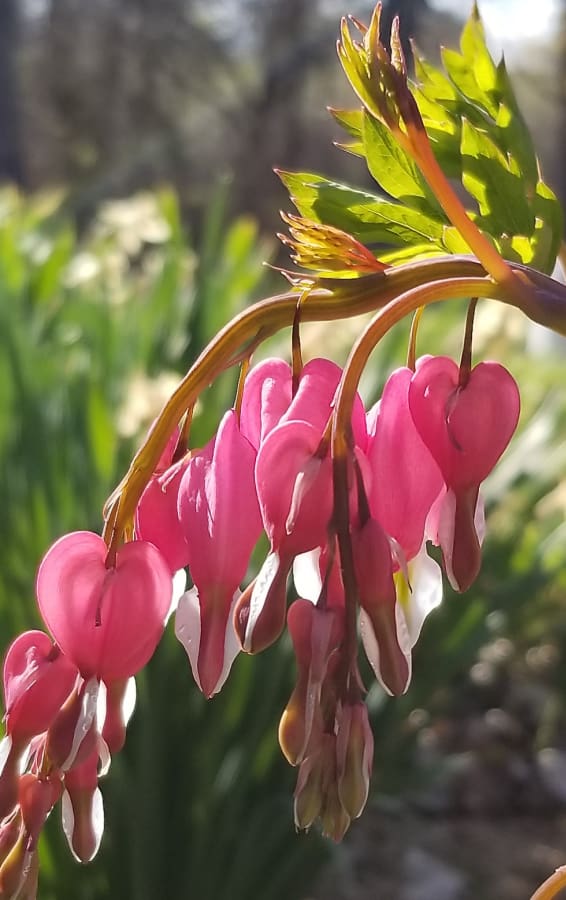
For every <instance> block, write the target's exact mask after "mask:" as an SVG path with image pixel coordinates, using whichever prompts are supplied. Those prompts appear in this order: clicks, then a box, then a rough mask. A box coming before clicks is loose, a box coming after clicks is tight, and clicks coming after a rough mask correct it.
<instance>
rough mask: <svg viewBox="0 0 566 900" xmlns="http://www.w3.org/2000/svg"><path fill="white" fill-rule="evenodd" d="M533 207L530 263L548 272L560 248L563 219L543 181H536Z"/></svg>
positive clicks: (559, 207) (553, 197) (550, 191)
mask: <svg viewBox="0 0 566 900" xmlns="http://www.w3.org/2000/svg"><path fill="white" fill-rule="evenodd" d="M533 209H534V213H535V216H536V227H535V231H534V234H533V237H532V243H533V248H534V251H533V260H532V265H533V266H534V267H535V268H537V269H540V271H541V272H546V273H547V274H550V273H551V272H552V270H553V268H554V264H555V262H556V257H557V256H558V251H559V250H560V243H561V241H562V233H563V228H564V221H563V213H562V207H561V205H560V203H559V202H558V200H557V199H556V196H555V194H554V192H553V191H552V190H551V189H550V188H549V187H548V185H547V184H545V183H544V181H539V182H538V183H537V186H536V192H535V198H534V201H533Z"/></svg>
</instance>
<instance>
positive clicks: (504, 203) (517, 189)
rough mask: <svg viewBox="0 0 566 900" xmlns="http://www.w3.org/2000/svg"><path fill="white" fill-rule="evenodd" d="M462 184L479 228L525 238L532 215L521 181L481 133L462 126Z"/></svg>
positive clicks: (530, 229) (513, 167)
mask: <svg viewBox="0 0 566 900" xmlns="http://www.w3.org/2000/svg"><path fill="white" fill-rule="evenodd" d="M461 150H462V169H463V174H462V183H463V185H464V187H465V188H466V190H467V191H468V193H469V194H471V196H472V197H474V199H475V200H477V203H478V207H479V212H480V216H481V217H482V222H481V223H480V222H478V224H481V227H482V228H485V229H486V230H487V231H488V232H489V233H490V234H492V235H500V234H509V235H511V234H525V235H527V236H530V235H531V234H532V232H533V230H534V226H535V222H534V213H533V211H532V209H531V207H530V205H529V201H528V198H527V196H526V186H525V180H524V178H523V176H522V174H521V172H520V170H519V169H518V166H517V165H516V163H514V161H513V160H508V159H506V158H505V156H504V155H503V153H502V152H501V150H499V148H498V147H497V146H496V145H495V144H494V142H493V141H492V140H491V138H490V137H488V135H487V134H486V133H485V132H482V131H479V130H478V129H477V128H476V127H475V126H474V125H472V124H471V123H470V122H467V121H464V122H463V123H462V145H461Z"/></svg>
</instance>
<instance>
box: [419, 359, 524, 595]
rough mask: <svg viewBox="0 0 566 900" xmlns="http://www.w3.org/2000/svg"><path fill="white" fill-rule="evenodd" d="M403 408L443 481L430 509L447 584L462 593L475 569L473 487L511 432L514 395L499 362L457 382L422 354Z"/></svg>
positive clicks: (445, 363) (447, 367)
mask: <svg viewBox="0 0 566 900" xmlns="http://www.w3.org/2000/svg"><path fill="white" fill-rule="evenodd" d="M409 407H410V410H411V415H412V417H413V421H414V423H415V426H416V428H417V430H418V432H419V434H420V436H421V438H422V440H423V441H424V443H425V444H426V446H427V447H428V449H429V451H430V452H431V454H432V456H433V457H434V459H435V460H436V462H437V463H438V466H439V468H440V471H441V472H442V476H443V478H444V481H445V482H446V487H447V491H446V495H445V497H444V498H443V500H442V508H441V509H437V510H436V511H435V519H436V522H437V525H436V526H435V530H436V531H437V533H438V535H439V537H440V542H441V546H442V552H443V557H444V563H445V567H446V571H447V574H448V577H449V579H450V582H451V584H452V586H453V587H454V588H455V589H456V590H460V591H464V590H466V589H467V588H468V587H469V586H470V584H472V582H473V581H474V579H475V577H476V576H477V574H478V571H479V568H480V564H481V550H480V538H479V536H478V532H477V528H476V524H475V523H476V519H477V516H476V510H477V504H478V494H479V486H480V483H481V482H482V481H483V479H484V478H486V476H487V475H489V473H490V472H491V470H492V469H493V467H494V466H495V463H496V462H497V460H498V459H499V457H500V456H501V454H502V453H503V451H504V450H505V448H506V446H507V444H508V443H509V441H510V440H511V437H512V435H513V432H514V431H515V428H516V426H517V421H518V419H519V409H520V398H519V390H518V388H517V384H516V382H515V380H514V379H513V377H512V376H511V375H510V374H509V372H508V371H507V370H506V369H504V368H503V366H501V365H499V364H498V363H495V362H482V363H479V365H477V366H475V368H473V369H472V371H471V372H470V374H469V376H468V377H467V379H465V380H464V381H463V382H462V383H460V370H459V367H458V366H457V364H456V363H455V362H454V360H452V359H448V358H447V357H445V356H439V357H426V358H424V359H423V360H419V362H418V363H417V368H416V371H415V374H414V375H413V377H412V379H411V385H410V388H409Z"/></svg>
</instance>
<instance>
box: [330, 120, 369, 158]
mask: <svg viewBox="0 0 566 900" xmlns="http://www.w3.org/2000/svg"><path fill="white" fill-rule="evenodd" d="M330 114H331V116H332V117H333V119H334V120H335V121H336V122H337V123H338V124H339V125H340V126H341V127H342V128H343V129H344V131H346V132H347V133H348V134H349V135H350V136H351V137H352V138H353V140H351V141H334V146H335V147H338V148H339V149H340V150H344V151H345V152H346V153H351V154H353V155H354V156H361V157H364V156H365V147H364V142H363V136H362V117H363V112H362V110H361V109H331V110H330Z"/></svg>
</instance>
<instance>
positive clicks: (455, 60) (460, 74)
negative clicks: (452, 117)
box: [442, 47, 498, 118]
mask: <svg viewBox="0 0 566 900" xmlns="http://www.w3.org/2000/svg"><path fill="white" fill-rule="evenodd" d="M442 62H443V64H444V68H445V69H446V71H447V72H448V74H449V76H450V78H451V79H452V81H453V82H454V84H455V85H456V87H457V88H458V90H459V91H461V92H462V94H463V95H464V97H466V98H467V99H468V100H471V101H472V103H476V104H477V105H478V106H479V107H480V109H482V110H485V112H487V113H488V115H490V116H491V117H492V118H495V116H496V115H497V108H498V104H497V102H496V101H495V100H494V99H493V97H492V96H490V94H488V93H487V92H486V91H484V90H483V89H482V88H481V87H480V86H479V84H478V82H477V80H476V73H475V71H474V68H473V67H472V66H470V63H469V61H468V60H467V59H465V58H464V57H463V56H462V55H461V54H460V53H457V52H456V50H448V49H446V48H444V47H443V49H442Z"/></svg>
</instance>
